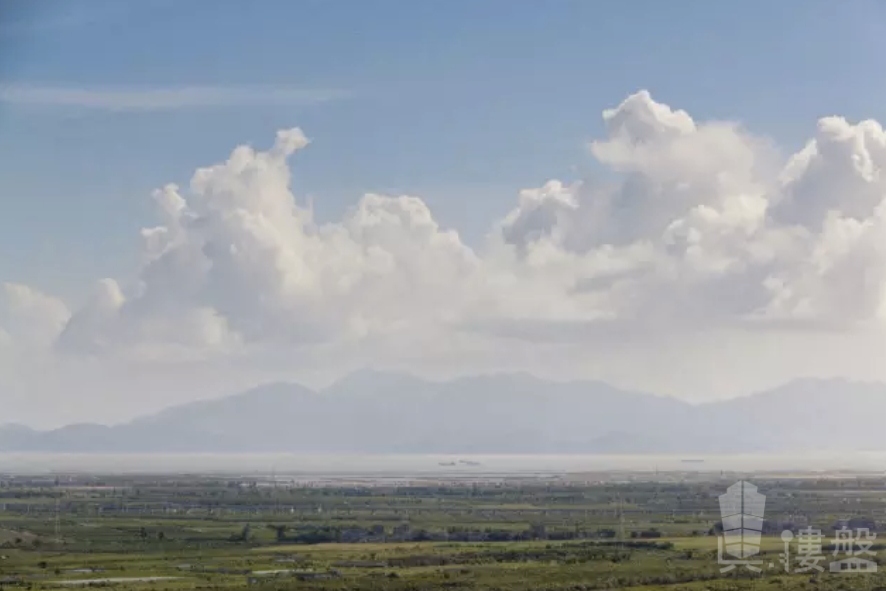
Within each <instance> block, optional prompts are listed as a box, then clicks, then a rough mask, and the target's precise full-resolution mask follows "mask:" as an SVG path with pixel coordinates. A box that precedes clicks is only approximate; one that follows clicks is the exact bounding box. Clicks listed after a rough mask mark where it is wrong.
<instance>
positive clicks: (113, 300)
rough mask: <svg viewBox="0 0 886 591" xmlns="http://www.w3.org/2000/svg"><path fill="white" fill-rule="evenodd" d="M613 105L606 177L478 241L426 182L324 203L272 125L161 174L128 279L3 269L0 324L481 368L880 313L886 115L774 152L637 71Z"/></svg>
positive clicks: (532, 193) (873, 321)
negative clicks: (38, 279)
mask: <svg viewBox="0 0 886 591" xmlns="http://www.w3.org/2000/svg"><path fill="white" fill-rule="evenodd" d="M603 119H604V121H605V124H606V136H605V137H603V138H601V139H598V140H596V141H593V142H592V143H590V145H589V152H590V157H593V158H594V159H595V160H596V161H597V163H598V164H599V165H600V166H602V167H604V168H605V169H606V170H607V171H608V174H606V175H602V177H601V178H604V179H605V180H604V181H598V182H591V181H585V182H575V183H568V182H563V181H560V180H550V181H548V182H546V183H544V184H543V185H541V186H540V187H538V188H529V189H526V190H523V191H521V192H520V194H519V196H518V199H517V202H516V204H515V206H514V208H513V209H512V210H511V211H510V212H508V213H506V214H505V215H504V216H503V217H502V218H501V219H500V220H493V221H491V230H490V232H489V234H488V237H487V239H486V241H485V242H484V243H483V244H482V245H481V246H479V247H477V248H471V247H469V246H467V245H466V244H464V243H463V242H462V241H461V239H460V238H459V235H458V234H457V232H456V231H454V230H453V229H446V228H441V227H440V225H439V224H438V222H437V221H436V220H435V219H434V217H433V215H432V213H431V211H430V210H429V209H428V207H427V205H426V204H425V203H424V202H423V201H422V200H421V199H420V198H419V197H414V196H387V195H377V194H368V195H365V196H363V197H362V198H361V199H360V200H359V201H358V202H357V203H356V205H355V206H354V207H353V208H351V209H350V210H349V211H348V212H347V213H346V214H345V215H344V217H343V219H341V220H340V221H338V222H336V223H327V224H320V223H318V222H316V221H315V220H314V218H313V215H312V212H311V210H310V208H309V207H307V206H306V204H304V203H302V202H300V200H299V199H298V198H297V196H295V195H293V193H292V191H291V189H290V169H289V166H288V161H289V159H290V157H297V154H296V153H297V152H298V151H300V150H302V149H306V148H307V149H309V148H308V145H309V141H308V139H307V138H306V137H305V135H304V134H303V133H302V132H301V131H300V130H299V129H289V130H282V131H280V132H278V134H277V137H276V140H275V141H274V143H273V145H272V146H271V147H270V148H269V149H267V150H266V151H256V150H254V149H252V148H250V147H246V146H240V147H238V148H236V149H235V150H234V151H233V152H232V153H231V155H230V158H229V159H228V160H227V161H226V162H222V163H220V164H217V165H214V166H210V167H207V168H201V169H198V170H197V171H196V172H195V174H194V176H193V178H192V179H191V182H190V185H189V187H188V188H187V189H182V188H180V187H178V186H176V185H167V186H165V187H163V188H161V189H159V190H157V191H156V192H155V193H154V196H153V197H154V201H155V204H156V208H157V218H158V225H156V226H155V227H151V228H147V229H145V230H143V231H142V238H143V252H142V265H141V268H140V269H139V270H138V272H137V273H136V275H137V277H138V280H137V281H136V282H134V283H125V284H119V283H118V282H117V281H116V280H114V279H103V280H101V281H100V282H98V283H97V285H96V288H95V290H94V295H93V297H92V298H91V299H90V300H89V301H88V302H87V303H86V305H84V306H83V307H81V308H79V309H76V310H74V311H73V313H69V312H68V309H67V308H66V306H65V305H64V304H63V303H62V302H59V301H58V300H55V299H53V298H51V297H49V296H45V295H43V294H40V293H39V292H37V291H35V290H33V289H31V288H28V287H25V286H19V285H7V286H6V288H5V293H6V295H5V302H4V306H3V310H4V313H3V315H2V316H0V328H2V329H3V332H2V333H0V334H2V335H3V341H4V342H6V343H7V345H6V347H7V349H8V348H15V347H19V346H27V347H35V346H37V347H43V348H53V349H55V351H56V353H57V354H59V355H66V356H67V355H75V356H76V355H88V356H91V357H93V358H103V357H108V358H116V357H121V356H122V357H125V358H127V359H130V360H133V359H134V360H145V359H147V360H193V359H199V360H207V359H213V358H216V357H218V356H223V357H225V358H228V359H230V358H232V357H234V358H236V357H238V356H240V357H242V356H247V357H248V356H249V355H250V352H255V351H257V350H261V351H263V352H267V351H276V352H278V353H279V351H281V350H286V351H293V352H294V353H293V355H296V354H297V355H298V356H299V357H301V358H302V359H310V360H312V363H313V362H316V363H318V364H323V363H330V361H329V360H330V359H334V358H335V359H341V358H343V357H347V359H348V363H350V364H357V365H359V364H372V363H374V362H376V361H378V360H380V359H381V360H382V361H384V360H387V361H388V362H390V361H391V360H393V359H397V358H404V357H405V358H415V357H419V356H420V357H422V358H423V359H427V360H433V359H435V358H441V359H443V358H445V359H447V360H449V361H451V362H455V363H457V362H458V360H459V359H460V360H462V361H463V362H464V363H466V364H468V365H470V367H471V369H472V370H477V369H482V366H483V364H484V363H489V364H490V365H491V366H494V367H508V366H513V365H519V359H521V358H525V356H526V355H530V354H531V352H532V351H533V350H535V349H534V348H541V347H545V346H546V343H556V342H560V341H562V340H563V338H566V340H569V341H570V342H572V343H573V344H574V345H575V346H578V347H581V346H583V344H593V343H594V342H599V341H600V340H601V339H604V340H607V341H608V340H611V339H615V338H617V337H618V335H620V334H633V335H638V334H639V335H642V334H645V333H646V332H647V331H654V332H656V334H668V335H671V336H673V337H674V338H680V335H682V334H684V333H688V332H692V333H698V332H699V331H702V332H703V331H713V330H739V331H744V330H746V329H754V330H757V329H760V328H764V329H771V330H785V329H786V328H794V327H797V328H800V327H802V328H804V329H808V330H812V331H817V330H821V331H825V330H826V331H834V330H838V331H849V332H851V331H853V330H856V329H857V328H858V327H860V326H863V327H866V328H868V327H870V326H872V325H877V323H879V322H880V321H882V319H883V302H884V281H886V243H884V241H886V238H884V236H886V234H884V219H886V204H884V196H886V133H884V131H883V129H882V127H881V126H880V125H879V124H878V123H876V122H874V121H863V122H861V123H857V124H852V123H850V122H847V121H845V120H844V119H841V118H838V117H828V118H824V119H822V120H820V121H819V122H818V127H817V129H816V131H815V135H814V137H813V139H811V140H810V141H809V142H808V144H807V145H806V146H805V147H804V148H803V149H802V150H801V151H799V152H798V153H796V154H794V155H792V156H790V157H788V158H784V157H782V156H781V155H780V154H779V153H778V151H777V150H776V149H775V148H774V147H773V146H772V145H771V143H770V142H769V141H767V140H766V139H765V138H763V137H759V136H756V135H754V134H752V133H750V132H749V131H747V130H745V129H743V128H742V127H741V126H740V125H738V124H736V123H733V122H724V121H706V122H697V121H694V120H693V119H692V117H691V116H690V115H689V114H688V113H686V112H684V111H681V110H675V109H672V108H670V107H668V106H667V105H663V104H661V103H657V102H656V101H654V100H653V98H652V97H651V96H650V94H649V93H648V92H646V91H641V92H638V93H637V94H634V95H632V96H630V97H628V98H627V99H625V100H624V101H623V102H622V103H621V104H620V105H618V106H616V107H614V108H612V109H608V110H606V111H604V113H603ZM294 155H295V156H294ZM502 336H507V337H508V338H506V339H502V338H501V337H502ZM761 338H762V337H761ZM520 341H525V342H520ZM295 352H297V353H295ZM478 365H479V366H480V367H478Z"/></svg>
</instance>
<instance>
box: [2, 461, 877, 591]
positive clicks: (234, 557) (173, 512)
mask: <svg viewBox="0 0 886 591" xmlns="http://www.w3.org/2000/svg"><path fill="white" fill-rule="evenodd" d="M754 481H755V483H756V484H758V486H759V487H760V491H761V492H765V494H766V495H767V520H768V521H767V524H768V525H767V530H766V531H767V534H766V535H765V536H764V538H763V540H762V543H761V553H760V554H759V555H758V556H756V557H755V558H756V559H757V560H760V561H761V562H762V563H763V564H762V572H760V573H753V572H750V571H748V570H746V569H744V568H736V569H735V570H733V571H731V572H727V573H721V572H720V565H718V563H717V540H718V537H717V535H716V532H715V531H714V528H715V527H716V526H717V524H718V522H719V519H720V513H719V505H718V502H717V496H718V495H719V494H722V492H724V490H725V488H726V487H727V486H728V485H729V484H731V480H729V479H728V478H720V477H714V476H712V477H710V478H697V477H693V478H683V477H681V476H680V475H672V476H667V475H664V476H660V477H659V479H658V481H652V480H651V479H650V480H648V481H644V480H642V479H636V480H635V481H633V482H630V483H618V482H613V481H612V479H611V478H610V479H608V480H607V479H606V478H594V479H587V480H586V481H580V480H576V479H557V478H549V479H540V478H539V479H532V478H524V479H519V480H517V479H515V480H494V479H489V480H486V481H474V482H467V481H466V482H449V483H443V482H434V481H432V480H427V481H416V482H410V483H406V484H398V485H396V486H395V485H390V484H383V483H377V484H366V483H364V484H360V485H353V484H346V483H344V482H342V483H339V484H335V485H324V486H318V485H316V484H308V483H298V482H294V481H287V480H285V479H279V480H277V481H275V482H273V483H270V482H256V481H249V480H243V479H227V478H219V477H212V478H210V477H199V476H177V477H173V476H163V477H159V476H138V477H135V476H129V477H122V476H101V475H95V476H83V475H79V476H71V477H67V476H63V477H59V478H58V479H57V480H50V481H47V480H46V479H43V480H38V479H34V478H29V477H24V476H18V477H14V476H12V475H6V476H3V477H2V485H0V509H2V511H0V587H5V588H30V589H35V588H37V589H40V588H58V587H60V586H70V585H72V584H74V583H79V584H81V585H89V586H107V587H113V588H144V589H198V588H200V589H210V588H221V587H244V586H250V587H255V588H274V589H282V588H293V589H391V590H397V589H404V590H407V589H408V590H432V589H490V590H492V589H499V590H506V589H526V590H529V589H532V590H538V589H563V590H567V589H569V590H576V591H578V590H585V589H626V588H631V589H687V590H688V589H720V590H732V589H847V590H849V589H878V588H879V589H886V572H884V573H877V574H844V573H840V574H831V573H823V574H818V575H814V576H813V575H811V574H808V573H807V574H795V573H794V574H786V573H784V572H783V570H782V565H781V564H780V563H779V553H780V552H782V551H783V542H782V540H781V538H780V537H779V532H780V530H781V529H784V528H786V527H787V528H794V529H798V528H799V527H801V526H807V525H809V526H815V527H817V528H820V529H822V530H823V531H825V533H826V536H827V537H828V538H829V537H830V535H831V530H832V529H833V524H835V523H836V522H837V520H840V519H856V520H867V521H869V522H870V523H871V524H872V525H873V526H874V527H875V528H877V529H879V527H881V526H882V525H883V524H884V523H886V514H884V510H886V503H884V498H886V495H883V494H881V491H884V489H886V482H884V481H883V480H882V479H878V478H849V479H846V478H844V479H825V478H811V477H810V478H805V479H804V478H783V479H779V478H775V477H769V478H762V479H761V478H757V479H755V480H754ZM829 543H830V542H829V540H826V541H825V544H829ZM878 548H879V547H878V546H875V547H874V549H875V550H876V549H878ZM825 551H826V552H827V551H828V549H827V548H825ZM874 559H875V560H879V558H878V557H875V558H874ZM828 560H830V558H828ZM770 563H771V566H770ZM139 579H143V580H139ZM144 579H152V580H144Z"/></svg>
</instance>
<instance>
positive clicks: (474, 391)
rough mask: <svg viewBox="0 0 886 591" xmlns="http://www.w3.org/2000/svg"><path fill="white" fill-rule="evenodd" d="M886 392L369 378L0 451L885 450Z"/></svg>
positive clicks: (195, 407) (20, 432) (70, 430)
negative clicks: (697, 398) (700, 392)
mask: <svg viewBox="0 0 886 591" xmlns="http://www.w3.org/2000/svg"><path fill="white" fill-rule="evenodd" d="M884 417H886V384H877V383H859V382H850V381H846V380H840V379H830V380H812V379H804V380H797V381H793V382H790V383H788V384H785V385H784V386H781V387H778V388H775V389H772V390H769V391H765V392H760V393H757V394H753V395H750V396H745V397H741V398H735V399H731V400H726V401H720V402H712V403H706V404H699V405H693V404H689V403H686V402H683V401H681V400H678V399H676V398H671V397H663V396H656V395H653V394H647V393H642V392H632V391H627V390H622V389H619V388H616V387H614V386H611V385H609V384H606V383H603V382H597V381H570V382H555V381H547V380H542V379H539V378H537V377H534V376H531V375H528V374H519V373H517V374H495V375H483V376H474V377H465V378H460V379H455V380H452V381H447V382H433V381H427V380H424V379H420V378H417V377H415V376H411V375H408V374H400V373H383V372H374V371H361V372H356V373H354V374H350V375H349V376H347V377H345V378H343V379H342V380H340V381H338V382H336V383H334V384H333V385H332V386H330V387H328V388H326V389H324V390H322V391H319V392H318V391H313V390H310V389H308V388H305V387H304V386H301V385H298V384H294V383H276V384H268V385H263V386H259V387H257V388H254V389H252V390H249V391H246V392H243V393H241V394H236V395H233V396H229V397H225V398H220V399H215V400H208V401H201V402H194V403H189V404H184V405H181V406H175V407H172V408H168V409H166V410H163V411H161V412H159V413H156V414H153V415H149V416H145V417H141V418H138V419H135V420H133V421H131V422H128V423H125V424H119V425H113V426H106V425H98V424H74V425H68V426H65V427H62V428H59V429H54V430H49V431H37V430H33V429H30V428H28V427H26V426H22V425H11V424H7V425H2V426H0V451H6V452H9V451H16V452H100V453H130V452H144V453H174V452H217V453H223V452H224V453H233V452H243V453H246V452H250V453H253V452H255V453H257V452H300V453H305V452H338V453H446V454H469V453H486V454H495V453H502V454H505V453H513V454H540V453H545V454H548V453H549V454H554V453H558V454H563V453H588V454H590V453H607V454H613V453H637V454H650V453H694V454H701V453H759V452H768V451H784V452H787V451H811V450H829V451H834V450H843V449H845V450H874V449H878V450H879V449H886V430H884V429H883V428H882V423H881V421H882V420H883V419H884Z"/></svg>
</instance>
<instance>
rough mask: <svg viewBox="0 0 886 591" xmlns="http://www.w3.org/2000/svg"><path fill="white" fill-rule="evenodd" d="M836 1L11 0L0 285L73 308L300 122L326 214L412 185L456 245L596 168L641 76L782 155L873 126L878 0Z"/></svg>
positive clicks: (5, 23)
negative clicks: (221, 170) (197, 189)
mask: <svg viewBox="0 0 886 591" xmlns="http://www.w3.org/2000/svg"><path fill="white" fill-rule="evenodd" d="M835 6H836V4H835V3H834V2H825V1H814V0H806V1H803V2H800V1H793V2H773V1H771V0H768V1H750V2H728V3H727V2H688V1H686V2H659V1H652V0H649V1H639V0H638V1H632V2H625V1H612V2H605V1H598V2H592V1H587V0H585V1H572V0H558V1H548V2H541V1H538V2H515V1H513V0H503V1H499V0H484V1H481V2H477V1H464V0H451V1H448V2H429V1H427V2H421V1H419V2H416V1H393V0H386V1H379V2H344V1H336V0H314V1H308V0H305V1H286V2H272V1H265V2H260V3H245V2H241V3H237V2H218V1H212V2H210V1H208V0H207V1H202V0H193V1H189V2H172V1H146V2H139V3H136V2H128V3H124V2H118V1H113V2H112V1H98V0H96V1H93V2H41V3H39V4H38V3H33V2H26V1H10V0H2V1H0V85H2V88H3V89H4V90H3V92H2V93H0V98H2V102H0V199H2V208H3V215H2V216H0V279H2V280H6V281H15V282H21V283H25V284H29V285H33V286H36V287H38V288H41V289H44V290H46V291H48V292H51V293H55V294H58V295H61V296H64V297H67V298H69V299H72V300H75V301H76V300H78V299H80V298H82V297H83V295H84V294H85V292H86V290H88V289H89V288H90V286H91V281H92V280H93V279H96V278H99V277H104V276H115V277H123V278H125V277H126V275H127V273H128V272H129V270H130V269H133V268H134V267H135V261H136V257H137V245H138V230H139V229H140V228H142V227H144V226H151V225H154V223H155V222H154V218H153V209H152V204H151V201H150V199H149V195H150V192H151V190H152V189H154V188H156V187H159V186H161V185H163V184H165V183H167V182H177V183H179V184H182V185H185V184H187V181H188V179H189V178H190V175H191V174H192V173H193V170H194V169H195V168H196V167H198V166H203V165H208V164H212V163H215V162H217V161H219V160H221V159H222V158H224V157H225V156H226V155H227V154H228V153H229V152H230V150H231V149H232V148H233V147H234V146H236V145H238V144H240V143H252V144H254V145H256V146H257V147H265V146H267V145H269V144H270V142H271V141H272V138H273V133H274V132H275V130H277V129H279V128H283V127H290V126H295V125H297V126H300V127H301V128H302V129H303V130H304V131H305V133H306V134H307V135H308V136H309V137H310V138H312V140H313V144H312V145H311V146H310V147H309V148H308V149H307V150H305V151H304V152H303V153H300V154H299V155H297V156H296V158H295V161H294V164H293V166H294V187H295V190H296V193H297V194H298V195H300V196H304V195H311V196H312V197H313V199H314V203H315V207H316V211H317V215H318V216H319V217H320V218H321V219H336V218H338V217H339V216H340V214H341V212H342V211H344V209H345V208H346V207H348V206H350V205H352V204H353V203H355V202H356V201H357V199H358V198H359V197H360V195H362V194H363V193H364V192H366V191H379V192H393V193H400V192H406V193H412V194H418V195H420V196H422V197H423V198H424V200H425V201H426V202H427V203H428V204H429V205H430V207H431V208H432V210H433V211H434V214H435V216H436V218H437V219H438V220H439V221H440V222H441V223H442V224H444V225H446V226H449V227H454V228H456V229H458V230H459V231H460V232H461V234H462V235H463V237H464V238H465V240H466V241H467V242H468V243H476V242H477V241H478V240H479V239H480V238H481V237H482V235H483V233H484V232H485V231H486V229H487V228H488V226H489V223H490V221H491V220H493V219H495V218H497V217H500V216H501V215H502V214H503V213H504V212H506V211H507V210H508V209H509V208H510V207H512V205H513V203H514V202H515V199H516V192H517V191H518V190H519V189H520V188H522V187H530V186H538V185H540V184H541V183H543V182H544V181H545V180H547V179H549V178H561V179H569V178H576V177H580V176H582V175H584V174H586V173H587V172H588V171H589V170H591V168H592V164H591V162H590V157H589V155H588V153H587V150H586V147H585V144H586V142H587V141H589V140H590V139H592V138H594V137H597V136H599V135H600V133H601V128H602V121H601V117H600V113H601V111H602V110H603V109H605V108H609V107H613V106H615V105H617V104H618V103H619V102H620V101H621V100H622V99H623V98H624V97H625V96H627V95H628V94H630V93H632V92H634V91H636V90H638V89H641V88H648V89H649V90H650V91H651V92H652V94H653V96H654V97H655V98H656V100H659V101H662V102H665V103H668V104H670V105H672V106H673V107H676V108H681V109H686V110H687V111H688V112H690V113H691V114H692V115H693V117H695V118H696V119H701V120H704V119H709V118H716V119H735V120H739V121H741V122H742V123H743V124H744V125H746V126H747V127H749V128H750V129H752V130H753V131H755V132H758V133H761V134H765V135H768V136H771V137H772V138H774V139H775V141H776V142H777V143H778V144H780V145H781V146H783V147H784V148H785V149H786V150H791V151H793V150H795V149H796V148H797V147H798V146H799V145H801V144H802V142H804V141H805V140H806V139H807V138H808V137H809V136H810V135H812V133H813V132H814V125H815V121H816V119H817V118H818V117H820V116H823V115H830V114H835V113H839V114H841V115H843V116H846V117H847V118H849V119H850V120H858V119H864V118H875V119H879V120H884V119H886V100H884V98H886V96H884V95H886V92H884V91H886V77H884V76H883V73H884V70H886V51H884V42H883V39H884V38H886V34H884V33H886V5H884V4H883V3H878V2H873V1H848V2H842V3H839V7H840V10H839V11H837V10H835ZM188 88H189V89H192V90H191V91H190V92H191V93H192V94H190V95H188V94H187V92H185V91H183V90H182V89H188ZM194 89H196V90H194ZM144 92H146V93H148V97H149V99H148V100H147V102H148V103H150V96H154V97H155V98H156V97H158V96H159V97H161V98H162V100H158V103H159V104H154V105H151V104H142V103H138V100H136V98H135V97H138V96H139V93H144ZM152 92H153V93H159V94H154V95H151V94H150V93H152ZM164 93H165V94H164ZM263 94H264V98H263ZM188 97H190V98H188ZM195 97H196V98H195ZM274 97H276V98H274ZM287 97H291V100H290V99H289V98H287ZM178 103H181V104H178Z"/></svg>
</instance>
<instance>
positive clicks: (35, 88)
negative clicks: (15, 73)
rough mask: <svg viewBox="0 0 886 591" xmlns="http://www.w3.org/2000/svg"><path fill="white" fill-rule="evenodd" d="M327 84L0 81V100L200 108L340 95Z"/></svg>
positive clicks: (294, 102) (305, 101)
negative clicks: (159, 84)
mask: <svg viewBox="0 0 886 591" xmlns="http://www.w3.org/2000/svg"><path fill="white" fill-rule="evenodd" d="M349 95H350V93H349V92H347V91H344V90H339V89H331V88H301V87H290V86H179V87H143V88H136V87H79V86H48V85H47V86H43V85H30V84H0V103H7V104H18V105H38V106H58V107H81V108H88V109H99V110H106V111H161V110H172V109H187V108H201V107H233V106H273V105H310V104H317V103H324V102H328V101H333V100H339V99H342V98H346V97H347V96H349Z"/></svg>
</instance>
